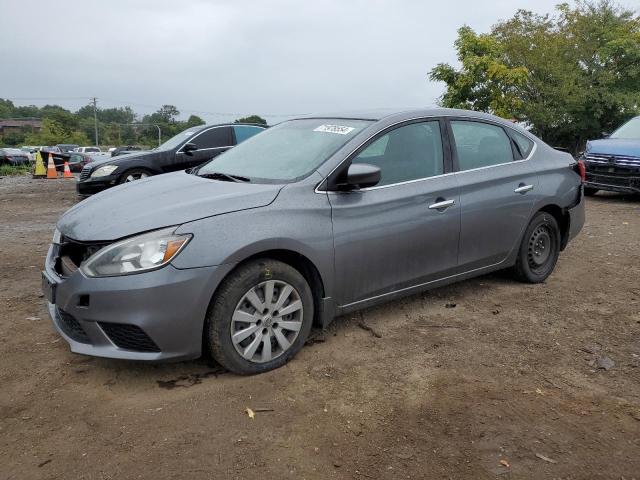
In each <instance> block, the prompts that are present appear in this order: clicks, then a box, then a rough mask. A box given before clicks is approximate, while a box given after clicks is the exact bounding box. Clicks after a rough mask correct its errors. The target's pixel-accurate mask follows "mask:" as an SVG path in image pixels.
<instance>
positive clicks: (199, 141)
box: [189, 127, 231, 150]
mask: <svg viewBox="0 0 640 480" xmlns="http://www.w3.org/2000/svg"><path fill="white" fill-rule="evenodd" d="M189 142H190V143H195V144H196V146H197V147H198V150H200V149H203V148H218V147H228V146H230V145H231V129H230V128H229V127H216V128H210V129H209V130H207V131H205V132H203V133H201V134H199V135H194V136H193V138H192V139H191V140H189Z"/></svg>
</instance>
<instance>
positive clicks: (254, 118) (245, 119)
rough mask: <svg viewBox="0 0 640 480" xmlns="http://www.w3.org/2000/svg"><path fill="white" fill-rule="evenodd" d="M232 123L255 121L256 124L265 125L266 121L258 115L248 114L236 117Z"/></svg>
mask: <svg viewBox="0 0 640 480" xmlns="http://www.w3.org/2000/svg"><path fill="white" fill-rule="evenodd" d="M233 123H255V124H258V125H266V124H267V121H266V120H265V119H264V118H262V117H261V116H260V115H249V116H248V117H242V118H238V119H237V120H236V121H235V122H233Z"/></svg>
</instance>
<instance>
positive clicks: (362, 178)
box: [347, 163, 382, 188]
mask: <svg viewBox="0 0 640 480" xmlns="http://www.w3.org/2000/svg"><path fill="white" fill-rule="evenodd" d="M380 178H382V174H381V172H380V169H379V168H378V167H376V166H375V165H369V164H368V163H352V164H351V165H350V166H349V170H347V186H348V187H350V188H367V187H373V186H375V185H377V184H378V183H380Z"/></svg>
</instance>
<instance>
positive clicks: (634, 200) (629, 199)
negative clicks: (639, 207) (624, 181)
mask: <svg viewBox="0 0 640 480" xmlns="http://www.w3.org/2000/svg"><path fill="white" fill-rule="evenodd" d="M587 198H588V200H589V201H594V202H603V203H613V202H615V203H629V204H638V203H640V194H634V193H617V192H602V191H601V192H598V193H596V194H595V195H592V196H590V197H587Z"/></svg>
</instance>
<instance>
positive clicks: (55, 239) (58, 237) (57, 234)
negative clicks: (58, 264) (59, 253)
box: [51, 228, 62, 245]
mask: <svg viewBox="0 0 640 480" xmlns="http://www.w3.org/2000/svg"><path fill="white" fill-rule="evenodd" d="M61 239H62V234H61V233H60V230H58V229H57V228H56V229H55V230H54V231H53V238H52V239H51V243H55V244H56V245H60V240H61Z"/></svg>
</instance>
